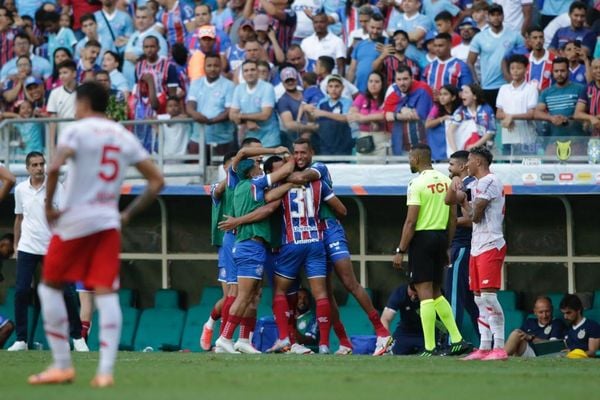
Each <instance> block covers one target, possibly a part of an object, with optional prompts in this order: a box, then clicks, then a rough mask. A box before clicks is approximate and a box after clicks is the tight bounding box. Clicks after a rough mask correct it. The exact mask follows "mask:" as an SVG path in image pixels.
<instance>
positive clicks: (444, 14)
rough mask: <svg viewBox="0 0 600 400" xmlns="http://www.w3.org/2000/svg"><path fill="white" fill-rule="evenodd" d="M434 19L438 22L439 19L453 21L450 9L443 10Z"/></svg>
mask: <svg viewBox="0 0 600 400" xmlns="http://www.w3.org/2000/svg"><path fill="white" fill-rule="evenodd" d="M433 20H434V21H436V22H437V21H450V22H452V14H450V13H449V12H448V11H442V12H440V13H439V14H438V15H436V16H435V18H434V19H433Z"/></svg>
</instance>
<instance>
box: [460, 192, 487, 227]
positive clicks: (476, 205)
mask: <svg viewBox="0 0 600 400" xmlns="http://www.w3.org/2000/svg"><path fill="white" fill-rule="evenodd" d="M489 202H490V201H489V200H487V199H482V198H481V197H478V198H476V199H475V201H474V202H473V207H469V208H470V209H469V208H466V207H465V208H466V209H467V211H468V212H469V216H470V217H471V221H473V222H475V223H476V224H478V223H479V222H481V219H482V218H483V214H484V213H485V208H486V207H487V206H488V204H489ZM467 204H468V203H467Z"/></svg>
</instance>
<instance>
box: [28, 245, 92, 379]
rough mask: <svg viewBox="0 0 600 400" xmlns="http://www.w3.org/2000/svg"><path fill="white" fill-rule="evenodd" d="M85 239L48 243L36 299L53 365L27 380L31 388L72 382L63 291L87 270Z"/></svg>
mask: <svg viewBox="0 0 600 400" xmlns="http://www.w3.org/2000/svg"><path fill="white" fill-rule="evenodd" d="M86 239H87V238H79V239H74V240H68V241H63V240H61V239H60V238H59V237H58V236H53V237H52V239H51V240H50V245H49V247H48V253H47V255H46V257H45V260H44V265H43V268H42V282H41V283H40V284H39V285H38V295H39V298H40V303H41V308H42V317H43V320H44V331H45V333H46V338H47V340H48V345H49V346H50V350H51V351H52V360H53V362H52V365H51V366H50V367H49V368H48V369H47V370H45V371H44V372H42V373H39V374H36V375H32V376H30V377H29V380H28V381H29V383H30V384H33V385H39V384H50V383H63V382H72V381H73V379H75V370H74V369H73V366H72V362H71V348H70V346H69V319H68V315H67V308H66V305H65V299H64V297H63V287H64V284H65V282H71V281H76V280H81V279H83V277H84V275H85V271H86V270H87V269H88V265H89V260H90V256H91V254H92V250H93V243H92V242H91V241H89V240H86Z"/></svg>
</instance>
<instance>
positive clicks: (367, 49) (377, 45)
mask: <svg viewBox="0 0 600 400" xmlns="http://www.w3.org/2000/svg"><path fill="white" fill-rule="evenodd" d="M368 30H369V38H368V39H367V40H362V41H361V42H359V44H358V45H357V46H356V48H355V49H354V50H353V51H352V61H351V62H350V68H349V69H348V80H349V81H350V82H354V83H355V84H356V86H357V87H358V90H359V91H361V92H365V91H366V90H367V81H368V80H369V74H370V73H371V71H373V61H375V60H376V59H377V57H379V54H380V53H381V52H382V51H383V48H384V43H385V42H386V39H385V38H384V37H383V36H382V33H383V17H382V16H381V15H379V14H373V15H372V16H371V20H370V21H369V25H368Z"/></svg>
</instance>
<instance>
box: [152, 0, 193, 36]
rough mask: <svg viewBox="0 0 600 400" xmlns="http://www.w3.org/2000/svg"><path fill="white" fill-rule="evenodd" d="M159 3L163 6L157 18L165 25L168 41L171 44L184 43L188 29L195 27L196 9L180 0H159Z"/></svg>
mask: <svg viewBox="0 0 600 400" xmlns="http://www.w3.org/2000/svg"><path fill="white" fill-rule="evenodd" d="M158 3H159V4H160V5H161V7H162V8H161V10H160V11H159V13H158V16H157V18H156V19H157V20H158V21H159V22H161V23H162V25H163V26H164V27H165V31H166V37H167V43H169V46H173V45H174V44H175V43H183V41H184V40H185V35H186V34H187V32H188V30H189V29H192V30H193V28H194V24H193V22H192V19H193V18H194V10H193V9H192V7H190V6H189V5H188V4H186V3H185V2H183V1H179V0H158Z"/></svg>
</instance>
